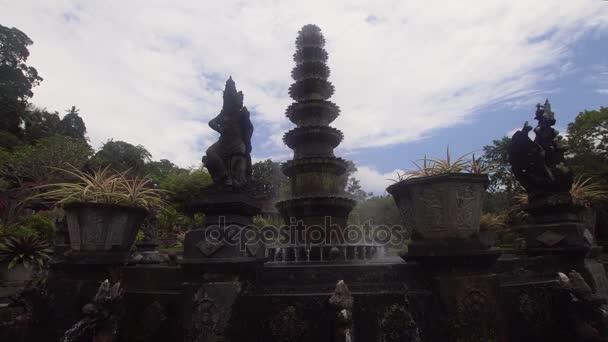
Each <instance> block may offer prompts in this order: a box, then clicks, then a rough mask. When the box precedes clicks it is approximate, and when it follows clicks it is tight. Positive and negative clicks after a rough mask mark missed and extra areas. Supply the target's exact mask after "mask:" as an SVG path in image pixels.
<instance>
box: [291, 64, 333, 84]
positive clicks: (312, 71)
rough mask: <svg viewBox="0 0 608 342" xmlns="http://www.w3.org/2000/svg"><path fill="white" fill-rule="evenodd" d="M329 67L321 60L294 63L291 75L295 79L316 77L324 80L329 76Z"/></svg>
mask: <svg viewBox="0 0 608 342" xmlns="http://www.w3.org/2000/svg"><path fill="white" fill-rule="evenodd" d="M329 73H330V71H329V67H328V66H327V65H325V63H323V62H307V63H302V64H298V65H296V67H295V68H293V70H292V71H291V77H292V78H293V79H294V80H296V81H300V80H304V79H307V78H316V79H322V80H326V79H327V78H328V77H329Z"/></svg>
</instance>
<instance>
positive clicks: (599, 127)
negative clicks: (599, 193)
mask: <svg viewBox="0 0 608 342" xmlns="http://www.w3.org/2000/svg"><path fill="white" fill-rule="evenodd" d="M568 145H569V147H570V151H569V152H570V154H569V162H570V165H571V167H572V169H573V171H574V172H575V174H576V175H579V176H588V177H593V178H594V179H596V180H598V181H603V182H604V183H606V182H607V181H606V179H607V177H608V107H600V109H599V110H591V111H588V110H586V111H584V112H581V113H579V114H578V115H577V116H576V118H575V119H574V121H573V122H572V123H570V124H568Z"/></svg>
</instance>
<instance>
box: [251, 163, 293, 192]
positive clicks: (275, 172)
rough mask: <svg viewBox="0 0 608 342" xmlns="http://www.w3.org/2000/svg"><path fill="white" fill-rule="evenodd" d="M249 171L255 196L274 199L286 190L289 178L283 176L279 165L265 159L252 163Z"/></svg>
mask: <svg viewBox="0 0 608 342" xmlns="http://www.w3.org/2000/svg"><path fill="white" fill-rule="evenodd" d="M251 169H252V172H251V173H252V176H251V178H252V183H253V186H254V191H255V194H256V195H257V196H259V197H265V198H270V199H274V198H277V197H279V196H280V195H281V194H283V193H285V192H286V191H287V190H288V189H287V188H288V186H289V178H287V176H285V175H284V174H283V172H282V171H281V165H280V164H279V163H277V162H273V161H272V160H271V159H266V160H264V161H259V162H257V163H254V164H253V165H252V167H251Z"/></svg>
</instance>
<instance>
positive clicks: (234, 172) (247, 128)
mask: <svg viewBox="0 0 608 342" xmlns="http://www.w3.org/2000/svg"><path fill="white" fill-rule="evenodd" d="M209 127H211V128H212V129H213V130H215V131H216V132H219V133H220V138H219V140H218V141H217V142H216V143H214V144H213V145H211V146H210V147H209V148H208V149H207V155H206V156H204V157H203V164H204V165H205V167H206V168H207V170H209V173H210V174H211V177H212V178H213V183H214V185H216V186H219V187H224V186H226V187H230V188H232V189H241V188H243V187H245V186H246V185H247V184H248V183H249V182H250V180H251V155H250V153H251V136H252V134H253V125H252V124H251V121H250V120H249V111H248V110H247V108H246V107H243V92H240V91H239V92H237V90H236V86H235V84H234V81H233V80H232V77H230V78H229V79H228V81H226V88H225V89H224V105H223V107H222V111H221V112H220V113H219V114H218V115H217V116H216V117H215V118H213V119H212V120H211V121H209Z"/></svg>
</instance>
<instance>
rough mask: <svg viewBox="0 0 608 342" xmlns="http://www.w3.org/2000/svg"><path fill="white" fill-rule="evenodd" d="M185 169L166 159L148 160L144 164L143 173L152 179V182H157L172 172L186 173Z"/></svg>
mask: <svg viewBox="0 0 608 342" xmlns="http://www.w3.org/2000/svg"><path fill="white" fill-rule="evenodd" d="M188 172H189V171H188V170H187V169H182V168H179V167H178V166H177V165H175V164H173V163H172V162H170V161H169V160H167V159H161V160H160V161H150V162H147V163H146V164H145V165H144V171H143V173H144V174H145V175H146V176H147V177H149V178H150V179H152V181H153V182H154V184H159V183H160V182H161V180H163V179H164V178H165V177H167V176H169V175H170V174H173V173H188Z"/></svg>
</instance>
